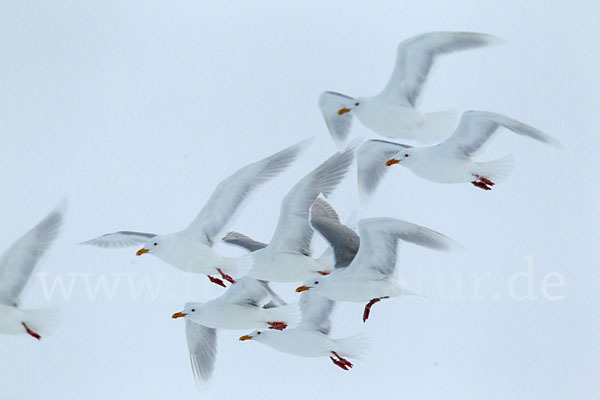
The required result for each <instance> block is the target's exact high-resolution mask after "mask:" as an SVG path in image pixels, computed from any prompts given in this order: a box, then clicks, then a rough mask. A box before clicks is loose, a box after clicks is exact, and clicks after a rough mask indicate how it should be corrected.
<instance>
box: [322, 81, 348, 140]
mask: <svg viewBox="0 0 600 400" xmlns="http://www.w3.org/2000/svg"><path fill="white" fill-rule="evenodd" d="M353 100H354V98H352V97H350V96H346V95H344V94H341V93H336V92H323V93H321V96H319V108H320V109H321V113H323V118H325V123H326V124H327V129H329V133H330V134H331V138H332V139H333V141H334V143H335V145H336V146H337V147H338V149H339V150H343V149H344V147H345V144H346V141H347V140H348V134H349V133H350V128H351V127H352V112H346V113H343V114H339V113H338V112H339V111H340V110H341V109H343V108H346V107H347V106H348V105H349V103H351V102H352V101H353Z"/></svg>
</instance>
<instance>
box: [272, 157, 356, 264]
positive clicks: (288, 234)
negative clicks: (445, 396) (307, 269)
mask: <svg viewBox="0 0 600 400" xmlns="http://www.w3.org/2000/svg"><path fill="white" fill-rule="evenodd" d="M354 151H355V149H354V145H351V146H349V147H348V149H346V150H344V151H343V152H342V153H336V154H334V155H333V156H331V157H329V158H328V159H327V160H326V161H325V162H323V163H322V164H321V165H319V166H318V167H317V168H316V169H314V170H313V171H312V172H311V173H310V174H308V175H306V176H305V177H304V178H302V179H301V180H300V181H299V182H298V183H296V185H294V187H293V188H292V189H291V190H290V191H289V192H288V194H287V195H286V196H285V197H284V199H283V202H282V203H281V211H280V213H279V221H278V223H277V228H276V229H275V233H274V234H273V238H272V239H271V243H270V244H269V248H271V249H272V250H273V251H277V252H287V253H302V254H305V255H310V243H311V240H312V236H313V229H312V228H311V226H310V223H309V221H308V214H309V210H310V207H311V206H312V204H313V203H314V202H315V200H316V199H317V197H318V196H319V194H321V193H322V194H323V195H324V196H329V195H330V194H331V193H332V192H333V190H334V189H335V188H336V186H337V185H338V184H339V183H340V182H341V181H342V179H343V178H344V176H345V175H346V173H347V172H348V169H349V168H350V166H351V165H352V161H353V160H354Z"/></svg>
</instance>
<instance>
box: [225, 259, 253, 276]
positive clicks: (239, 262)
mask: <svg viewBox="0 0 600 400" xmlns="http://www.w3.org/2000/svg"><path fill="white" fill-rule="evenodd" d="M252 263H253V257H252V254H244V255H243V256H240V257H223V264H222V266H221V267H220V268H221V270H222V271H223V272H225V273H226V274H228V275H231V276H232V277H234V278H237V277H240V276H243V275H246V273H247V272H248V271H250V268H252Z"/></svg>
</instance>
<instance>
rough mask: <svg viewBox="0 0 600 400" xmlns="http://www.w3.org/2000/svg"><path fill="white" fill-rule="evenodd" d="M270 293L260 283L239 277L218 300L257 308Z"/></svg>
mask: <svg viewBox="0 0 600 400" xmlns="http://www.w3.org/2000/svg"><path fill="white" fill-rule="evenodd" d="M268 295H270V293H269V292H268V291H267V289H266V288H265V284H264V283H262V281H258V280H256V279H254V278H250V277H248V276H244V277H241V278H240V279H238V280H237V281H236V283H234V284H233V285H231V286H229V288H228V289H227V290H226V291H225V293H223V295H222V296H221V297H220V299H221V300H222V301H224V302H227V303H231V304H249V305H254V306H259V305H260V303H261V302H263V300H265V299H266V298H267V296H268Z"/></svg>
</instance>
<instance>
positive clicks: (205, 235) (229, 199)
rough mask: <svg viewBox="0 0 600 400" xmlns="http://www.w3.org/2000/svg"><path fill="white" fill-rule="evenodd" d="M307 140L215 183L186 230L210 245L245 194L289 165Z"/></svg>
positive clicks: (306, 144) (246, 196)
mask: <svg viewBox="0 0 600 400" xmlns="http://www.w3.org/2000/svg"><path fill="white" fill-rule="evenodd" d="M311 141H312V139H307V140H304V141H302V142H300V143H298V144H295V145H293V146H290V147H288V148H287V149H285V150H282V151H280V152H279V153H276V154H274V155H272V156H270V157H267V158H265V159H263V160H260V161H257V162H255V163H254V164H250V165H247V166H245V167H243V168H241V169H239V170H238V171H236V172H234V173H233V174H232V175H231V176H229V177H228V178H227V179H225V180H224V181H223V182H221V183H220V184H219V185H218V186H217V188H216V189H215V191H214V193H213V194H212V196H211V197H210V199H208V202H207V203H206V204H205V205H204V207H203V208H202V210H200V213H199V214H198V216H197V217H196V218H195V219H194V221H192V223H191V224H190V225H189V226H188V227H187V228H186V231H187V232H189V233H190V234H191V235H192V236H194V237H195V238H197V239H198V240H201V241H202V242H203V243H205V244H206V245H209V246H212V244H213V242H214V239H215V237H216V236H217V235H219V233H221V232H222V231H223V230H224V229H225V227H226V226H227V225H228V224H229V223H230V222H231V221H233V219H234V217H235V215H236V213H237V211H238V210H239V209H240V206H241V205H242V204H243V203H244V202H245V200H247V198H248V196H249V195H250V194H251V193H252V192H253V191H254V190H256V189H257V188H258V187H259V186H260V185H262V184H263V183H265V182H267V181H268V180H269V179H271V178H273V177H275V176H276V175H278V174H279V173H281V172H282V171H283V170H285V169H286V168H287V167H289V166H290V164H291V163H292V162H293V161H294V160H295V159H296V158H297V157H298V155H299V154H300V153H301V152H302V151H303V150H304V149H305V148H306V147H307V146H308V145H309V144H310V142H311Z"/></svg>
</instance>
